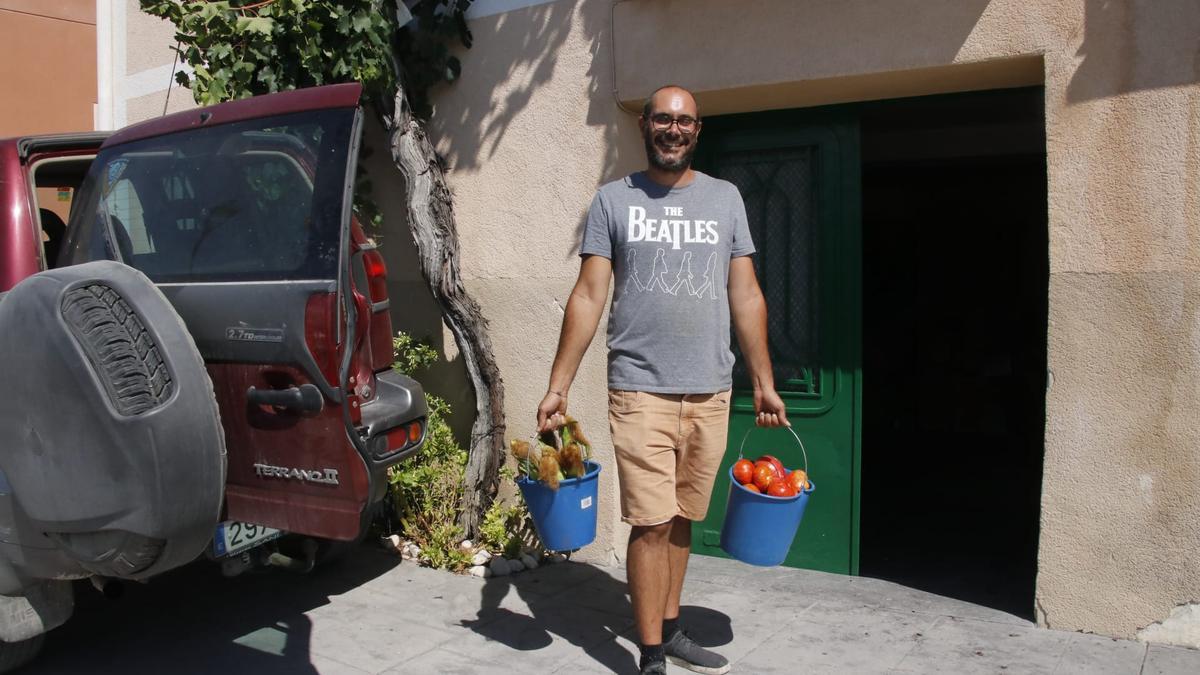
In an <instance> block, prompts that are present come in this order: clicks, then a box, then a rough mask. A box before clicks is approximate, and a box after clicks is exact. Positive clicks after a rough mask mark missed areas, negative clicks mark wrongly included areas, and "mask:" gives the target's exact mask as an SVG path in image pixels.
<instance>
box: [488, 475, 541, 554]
mask: <svg viewBox="0 0 1200 675" xmlns="http://www.w3.org/2000/svg"><path fill="white" fill-rule="evenodd" d="M512 479H513V472H512V469H510V468H508V467H501V469H500V480H501V481H508V480H512ZM531 525H532V523H531V522H530V521H529V510H528V509H526V508H525V500H523V499H521V494H520V493H519V492H518V493H517V495H516V497H515V498H514V500H513V503H512V504H507V503H505V502H504V501H503V500H501V499H499V498H497V499H496V500H495V501H493V502H492V505H491V506H490V507H489V508H488V510H487V513H485V514H483V523H482V524H481V525H480V526H479V543H480V544H481V545H483V546H485V547H487V549H488V550H489V551H500V552H501V553H502V554H503V555H504V557H506V558H515V557H517V556H519V555H521V552H522V550H524V549H526V548H531V547H532V546H531V544H533V543H535V542H532V541H531V538H530V532H531V531H532V527H531Z"/></svg>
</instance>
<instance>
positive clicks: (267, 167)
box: [0, 84, 427, 661]
mask: <svg viewBox="0 0 1200 675" xmlns="http://www.w3.org/2000/svg"><path fill="white" fill-rule="evenodd" d="M360 93H361V89H360V87H359V86H358V85H353V84H348V85H335V86H329V87H320V88H315V89H307V90H299V91H292V92H286V93H280V94H273V95H270V96H262V97H256V98H251V99H245V100H241V101H235V102H231V103H225V104H222V105H218V106H213V107H209V108H201V109H196V110H190V111H187V112H182V113H178V114H175V115H170V116H167V117H162V118H159V119H155V120H151V121H148V122H143V123H141V124H137V125H133V126H131V127H128V128H126V129H123V130H121V131H118V132H116V133H114V134H112V135H108V136H106V135H104V134H80V135H62V136H52V137H40V138H20V139H9V140H5V141H0V200H3V202H4V203H3V209H2V210H0V292H2V293H3V294H2V295H0V377H2V380H3V381H4V382H5V383H6V384H7V387H8V390H9V392H10V394H9V397H8V400H7V401H6V403H5V405H3V406H0V605H3V606H0V640H3V641H4V642H5V643H7V644H6V645H5V646H6V647H7V648H8V650H9V651H10V652H12V651H13V650H17V649H18V648H20V649H25V648H28V649H30V650H32V649H33V648H35V647H36V644H35V643H36V639H35V638H37V637H38V636H40V634H41V633H43V632H44V631H45V630H48V629H50V628H53V627H54V626H57V625H59V624H60V623H62V621H64V620H65V619H66V618H67V616H69V615H70V612H71V607H72V601H71V587H70V585H69V583H68V582H67V581H65V580H69V579H78V578H84V577H89V576H92V577H95V578H96V580H97V581H98V582H106V581H107V580H108V579H113V578H124V579H144V578H147V577H150V576H153V575H155V574H158V573H160V572H163V571H166V570H167V569H171V568H173V567H176V566H178V565H180V564H183V563H185V562H188V561H190V560H192V559H195V558H196V557H197V556H199V555H201V554H204V553H205V552H207V554H208V555H209V556H210V557H213V558H217V559H220V560H221V561H222V563H223V565H224V568H225V570H226V572H227V573H231V574H232V573H237V572H238V571H241V570H242V569H245V568H248V567H250V566H253V565H256V564H261V563H265V562H268V561H274V562H281V561H282V563H284V564H296V563H297V562H298V563H299V564H305V563H308V564H311V562H312V559H313V557H315V556H316V555H318V554H319V551H320V550H321V549H327V548H330V546H331V542H339V541H340V542H346V541H353V540H355V539H357V538H359V537H360V536H361V535H362V534H363V533H364V532H365V529H366V527H367V526H368V524H369V520H370V516H371V513H372V510H373V507H374V506H375V505H376V504H378V503H379V502H380V501H381V500H382V498H383V496H384V494H385V491H386V485H387V482H386V470H387V468H388V467H389V466H391V465H393V464H395V463H396V462H398V461H400V460H401V459H403V458H405V457H407V456H408V455H410V454H412V453H413V452H415V451H416V450H417V449H418V448H419V447H420V445H421V443H422V442H423V440H424V432H425V416H426V414H427V411H426V408H425V398H424V393H423V391H422V389H421V386H420V385H419V384H418V383H417V382H415V381H414V380H412V379H410V378H408V377H405V376H403V375H400V374H399V373H397V372H395V371H393V370H391V368H390V365H391V362H392V329H391V321H390V319H389V315H388V295H387V276H386V269H385V267H384V263H383V259H382V257H381V256H380V254H379V252H378V251H377V250H376V249H375V245H374V244H373V243H372V242H371V240H370V239H369V238H368V237H366V236H365V235H364V233H363V231H362V229H361V228H360V227H359V225H358V223H357V222H356V221H355V219H354V218H353V217H352V215H351V200H352V185H353V182H354V181H353V178H354V169H355V163H356V159H357V150H358V140H359V135H360V127H361V121H362V112H361V111H360V110H359V109H358V100H359V96H360ZM47 188H49V189H50V191H49V192H47V190H46V189H47ZM50 194H60V195H72V194H73V200H72V203H71V207H70V217H69V220H68V222H67V223H66V224H65V226H64V224H63V223H62V220H61V219H60V218H58V217H57V216H55V214H54V213H53V212H52V211H51V210H49V209H47V208H45V206H46V205H45V203H44V201H45V199H46V197H47V196H48V195H50ZM287 533H290V534H296V535H303V536H304V538H305V539H303V540H302V541H303V544H304V545H300V546H297V547H296V551H292V552H290V553H289V551H288V549H287V547H288V541H289V539H290V540H291V541H296V540H297V538H295V537H292V538H284V539H281V540H278V541H273V540H275V539H276V538H278V537H280V536H281V535H283V534H287ZM297 551H299V552H297ZM301 552H302V553H301ZM2 660H3V659H2V658H0V661H2Z"/></svg>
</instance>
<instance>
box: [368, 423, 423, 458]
mask: <svg viewBox="0 0 1200 675" xmlns="http://www.w3.org/2000/svg"><path fill="white" fill-rule="evenodd" d="M386 435H387V448H386V449H385V450H384V451H383V452H381V453H379V454H376V456H375V458H376V459H383V458H384V457H387V456H389V455H394V454H396V453H398V452H402V451H404V450H408V449H409V448H413V447H416V446H417V445H419V444H420V443H421V439H422V438H424V436H425V419H424V418H421V419H419V420H414V421H412V422H409V423H408V424H404V425H401V426H398V427H396V428H395V429H392V430H391V431H388V432H387V434H386Z"/></svg>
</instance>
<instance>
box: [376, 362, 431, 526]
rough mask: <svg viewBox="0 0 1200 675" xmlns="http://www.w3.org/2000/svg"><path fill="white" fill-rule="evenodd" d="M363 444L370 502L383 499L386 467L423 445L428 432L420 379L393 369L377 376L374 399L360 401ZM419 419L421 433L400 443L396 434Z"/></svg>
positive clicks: (385, 485)
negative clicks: (368, 478) (395, 432)
mask: <svg viewBox="0 0 1200 675" xmlns="http://www.w3.org/2000/svg"><path fill="white" fill-rule="evenodd" d="M360 410H361V412H362V426H361V427H360V429H359V433H360V434H361V436H362V439H363V444H362V447H364V448H365V450H366V456H365V457H364V458H363V459H364V460H365V461H366V463H367V469H368V471H369V472H370V474H371V498H370V500H369V504H374V503H376V502H378V501H379V500H381V499H383V495H384V493H385V492H386V488H387V475H386V474H387V469H388V467H391V466H394V465H396V464H397V463H399V462H401V461H402V460H404V459H405V458H407V457H410V456H412V455H413V454H415V453H416V452H417V451H418V450H420V449H421V446H422V445H424V444H425V437H426V435H427V433H428V430H427V425H426V423H425V421H426V420H427V419H428V417H429V407H428V405H427V404H426V403H425V389H424V388H423V387H422V386H421V384H420V383H419V382H417V381H416V380H414V379H412V378H411V377H408V376H407V375H403V374H401V373H398V372H396V371H394V370H388V371H384V372H382V373H379V374H378V375H377V376H376V380H375V398H373V399H371V401H370V402H369V403H365V404H363V406H362V408H361V409H360ZM414 421H420V422H421V435H420V437H419V438H418V439H417V440H416V441H415V442H407V443H404V444H401V443H400V442H398V441H397V439H396V434H394V433H390V432H394V431H395V430H397V429H402V428H403V427H405V426H406V425H408V424H409V423H411V422H414Z"/></svg>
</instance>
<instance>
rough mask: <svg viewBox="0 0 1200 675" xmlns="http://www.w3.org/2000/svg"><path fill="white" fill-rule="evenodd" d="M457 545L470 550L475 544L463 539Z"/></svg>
mask: <svg viewBox="0 0 1200 675" xmlns="http://www.w3.org/2000/svg"><path fill="white" fill-rule="evenodd" d="M458 547H459V548H461V549H462V550H464V551H470V550H471V549H473V548H475V544H473V543H471V540H470V539H463V541H462V543H461V544H459V545H458Z"/></svg>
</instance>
